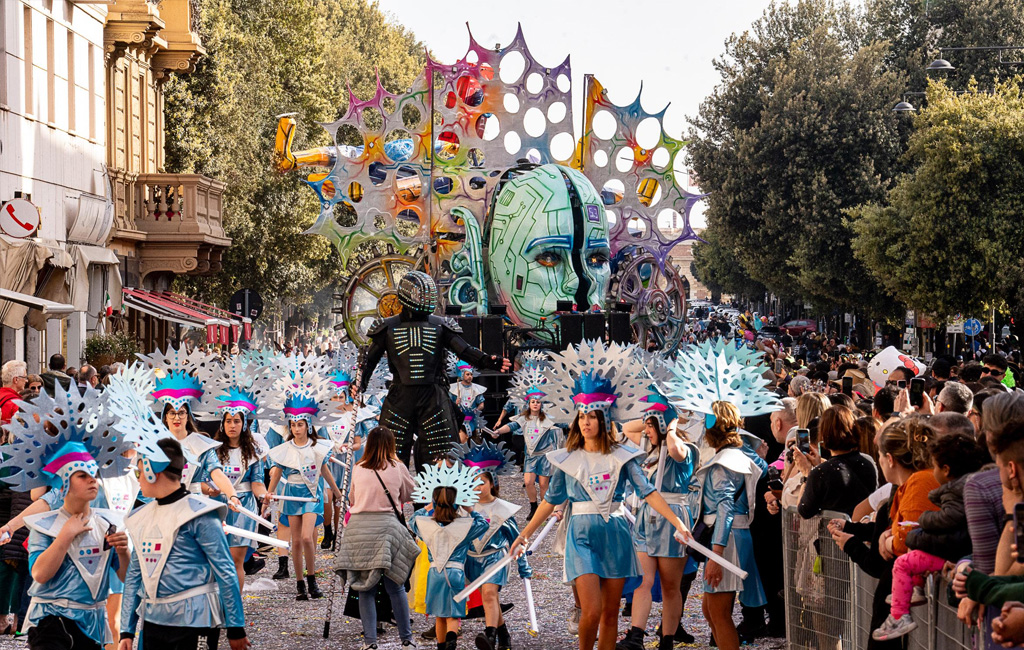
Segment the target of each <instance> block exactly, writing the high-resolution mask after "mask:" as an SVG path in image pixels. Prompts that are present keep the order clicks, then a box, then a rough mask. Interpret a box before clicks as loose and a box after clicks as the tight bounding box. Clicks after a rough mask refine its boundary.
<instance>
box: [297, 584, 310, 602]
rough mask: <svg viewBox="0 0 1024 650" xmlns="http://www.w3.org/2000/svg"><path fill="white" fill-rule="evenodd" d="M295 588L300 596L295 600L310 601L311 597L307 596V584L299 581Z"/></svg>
mask: <svg viewBox="0 0 1024 650" xmlns="http://www.w3.org/2000/svg"><path fill="white" fill-rule="evenodd" d="M295 586H296V588H297V589H298V590H299V595H298V596H296V597H295V600H309V596H307V595H306V583H305V582H303V581H301V580H299V581H298V582H296V583H295Z"/></svg>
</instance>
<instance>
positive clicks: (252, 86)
mask: <svg viewBox="0 0 1024 650" xmlns="http://www.w3.org/2000/svg"><path fill="white" fill-rule="evenodd" d="M199 6H200V16H201V35H202V38H203V44H204V46H205V47H206V49H207V55H206V56H205V57H203V59H201V60H200V62H199V64H198V67H197V69H196V71H195V72H194V73H193V74H190V75H185V76H180V77H172V78H171V80H170V81H168V82H167V86H166V109H165V110H166V113H165V114H166V118H165V119H166V125H167V126H166V128H167V138H166V139H167V161H168V162H167V167H168V170H169V171H173V172H190V173H200V174H206V175H207V176H211V177H213V178H217V179H219V180H222V181H224V182H225V183H226V184H227V187H226V190H225V196H224V219H225V230H226V231H227V234H228V236H229V237H231V238H232V240H233V244H232V246H231V248H230V249H228V251H227V252H226V253H225V256H224V270H223V271H222V272H221V273H219V274H217V275H216V276H210V277H201V278H193V277H186V278H181V279H179V280H178V283H179V285H186V286H185V287H183V288H187V290H189V291H190V292H193V293H197V294H199V295H200V296H201V297H202V298H203V299H205V300H209V301H211V302H213V303H214V304H221V305H223V304H225V303H226V301H227V298H228V297H229V296H230V295H231V294H232V293H233V292H234V291H235V290H237V289H239V288H242V287H248V288H252V289H256V290H257V291H259V292H260V293H262V294H263V295H264V296H265V297H267V298H268V299H272V300H281V301H287V302H288V303H290V304H304V303H309V302H310V301H311V300H313V299H314V296H316V295H318V292H319V300H318V302H322V303H323V304H322V305H319V306H318V307H319V311H326V310H327V306H328V305H329V299H330V292H329V291H324V287H328V288H329V287H331V286H335V285H337V283H338V282H339V280H340V279H341V277H342V274H343V271H344V270H343V269H342V268H341V265H340V260H339V258H338V255H337V252H336V251H335V250H334V248H333V247H332V246H331V245H330V243H329V242H328V241H327V240H326V239H324V238H322V237H315V236H311V235H303V234H301V233H302V232H303V231H304V230H305V229H306V228H308V227H309V226H310V225H311V224H312V223H313V221H314V219H315V218H316V216H317V214H318V213H319V210H320V207H319V203H318V202H317V200H316V197H315V195H314V194H313V192H311V191H309V190H308V189H307V188H305V187H303V185H302V182H301V178H302V177H301V176H300V175H298V174H294V173H293V174H288V175H280V174H278V173H277V172H276V171H274V169H273V167H272V163H273V155H272V153H273V147H274V136H275V133H276V128H277V120H276V119H275V118H276V116H277V115H278V114H281V113H291V112H295V113H298V118H297V120H298V124H299V129H300V132H299V133H298V134H297V136H296V142H295V146H296V148H297V149H299V148H304V147H312V146H319V145H323V144H329V143H330V136H329V135H328V134H327V132H326V131H325V130H324V129H323V128H322V127H321V126H320V124H319V123H321V122H331V121H333V120H335V119H337V118H338V117H340V116H341V115H342V114H343V113H344V111H345V109H346V108H347V103H348V86H349V85H351V88H352V91H353V92H354V93H355V94H356V95H357V96H359V97H371V96H373V93H374V92H375V90H376V75H377V73H378V72H379V74H380V78H381V82H382V83H383V85H384V86H385V87H386V88H387V89H389V90H391V91H392V92H397V91H402V90H404V89H406V88H408V86H409V85H411V83H412V81H413V80H414V78H415V77H416V75H417V74H419V72H421V71H422V69H423V64H424V61H425V56H424V54H425V53H424V50H423V47H422V45H421V44H420V43H418V42H417V41H416V40H415V38H414V37H413V36H412V34H411V33H409V32H408V31H407V30H406V29H405V28H403V27H401V26H397V25H395V24H393V23H392V22H390V20H389V19H388V17H387V16H386V15H385V14H384V13H383V12H382V11H381V10H380V9H379V7H378V6H377V4H376V3H369V2H366V1H365V0H320V1H318V2H309V1H308V0H260V1H259V2H251V1H247V0H199ZM276 306H277V305H275V304H273V303H272V302H271V300H268V309H270V310H273V309H274V308H275V307H276Z"/></svg>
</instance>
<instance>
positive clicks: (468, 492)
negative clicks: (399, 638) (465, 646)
mask: <svg viewBox="0 0 1024 650" xmlns="http://www.w3.org/2000/svg"><path fill="white" fill-rule="evenodd" d="M476 473H477V470H476V469H474V468H471V467H467V466H465V465H462V464H461V463H455V464H454V465H453V466H451V467H448V466H447V465H445V464H444V463H441V465H440V466H428V467H427V468H426V469H425V470H424V471H422V472H420V473H419V474H417V476H416V485H417V487H416V491H415V492H413V497H412V498H413V502H416V503H425V502H428V501H429V502H430V506H429V507H427V508H421V509H420V510H417V511H416V512H415V513H414V514H413V517H412V521H410V523H409V527H410V528H411V529H412V531H413V532H414V533H416V535H417V536H418V537H419V538H420V539H422V540H423V543H424V544H425V545H426V547H427V553H428V557H429V559H430V572H429V573H428V574H427V592H426V605H427V615H429V616H433V617H435V619H434V630H435V633H436V635H437V641H438V643H437V648H438V650H455V648H456V644H457V643H458V639H459V635H458V620H459V619H462V618H465V616H466V603H465V601H463V602H456V600H455V594H457V593H458V592H459V591H461V590H462V589H463V588H465V586H466V572H465V564H466V555H467V554H468V552H469V550H470V548H471V547H472V544H473V542H474V541H476V540H478V539H480V537H482V536H483V535H484V534H485V533H486V532H487V529H488V523H487V520H486V519H484V518H483V517H482V516H481V515H480V514H479V513H477V512H472V511H470V512H468V513H463V512H460V510H459V508H460V506H461V507H462V508H465V509H466V510H467V511H469V510H471V508H472V507H473V505H474V504H475V503H476V502H477V492H476V489H475V488H476V486H477V485H479V484H480V481H479V479H477V477H476Z"/></svg>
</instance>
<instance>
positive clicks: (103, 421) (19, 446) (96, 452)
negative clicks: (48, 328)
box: [2, 383, 137, 492]
mask: <svg viewBox="0 0 1024 650" xmlns="http://www.w3.org/2000/svg"><path fill="white" fill-rule="evenodd" d="M104 401H105V400H104V398H103V396H102V395H101V393H99V392H98V391H97V390H96V389H94V388H92V387H90V386H86V387H80V386H77V385H74V384H72V385H71V386H70V387H69V388H68V389H67V390H65V389H64V387H63V386H61V385H60V383H57V384H56V385H55V386H54V395H53V397H50V395H49V394H47V393H46V392H45V391H43V392H41V393H40V394H39V396H38V397H36V398H34V399H33V400H32V401H31V402H22V401H17V402H16V403H17V405H18V409H19V412H18V414H17V416H16V417H14V418H13V419H12V420H11V422H10V424H7V425H5V428H6V429H7V431H8V433H10V434H11V436H12V439H13V443H12V444H11V445H9V446H7V447H5V448H4V452H3V456H4V457H5V460H4V461H3V463H2V466H3V467H4V468H5V469H9V470H11V471H12V472H13V473H12V474H11V475H10V476H6V477H4V478H3V480H4V481H6V482H7V483H8V484H10V485H11V486H12V488H13V489H15V490H16V491H18V492H27V491H28V490H31V489H33V488H38V487H47V486H48V487H52V488H55V489H58V490H65V489H67V485H68V480H69V479H70V477H71V475H72V474H74V473H75V472H80V471H84V472H88V473H89V474H90V475H91V476H102V477H108V476H117V475H119V474H122V473H124V472H123V470H124V465H122V464H120V463H119V462H118V461H119V459H121V454H122V453H124V452H125V451H128V450H129V449H132V448H133V447H134V440H136V439H137V438H136V437H134V436H124V435H121V434H119V433H118V432H117V431H115V430H113V429H112V428H111V425H112V424H113V420H114V419H113V417H112V416H111V414H110V412H109V411H108V410H107V408H106V406H105V404H104Z"/></svg>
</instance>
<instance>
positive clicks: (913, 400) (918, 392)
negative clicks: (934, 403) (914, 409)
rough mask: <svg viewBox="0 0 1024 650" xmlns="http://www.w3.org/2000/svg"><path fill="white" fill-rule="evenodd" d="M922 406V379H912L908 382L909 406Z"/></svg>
mask: <svg viewBox="0 0 1024 650" xmlns="http://www.w3.org/2000/svg"><path fill="white" fill-rule="evenodd" d="M923 404H924V379H921V378H919V377H914V378H913V379H911V380H910V405H911V406H921V405H923Z"/></svg>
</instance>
